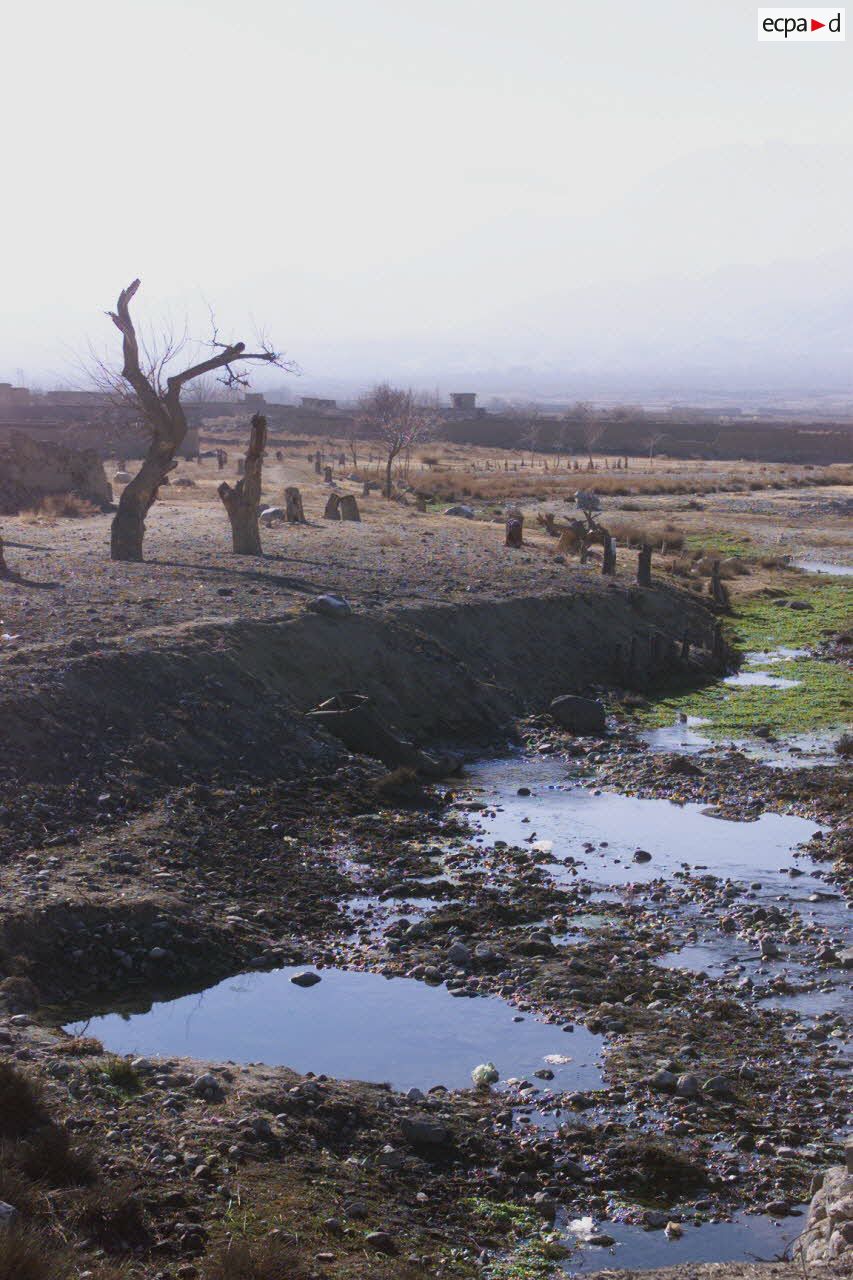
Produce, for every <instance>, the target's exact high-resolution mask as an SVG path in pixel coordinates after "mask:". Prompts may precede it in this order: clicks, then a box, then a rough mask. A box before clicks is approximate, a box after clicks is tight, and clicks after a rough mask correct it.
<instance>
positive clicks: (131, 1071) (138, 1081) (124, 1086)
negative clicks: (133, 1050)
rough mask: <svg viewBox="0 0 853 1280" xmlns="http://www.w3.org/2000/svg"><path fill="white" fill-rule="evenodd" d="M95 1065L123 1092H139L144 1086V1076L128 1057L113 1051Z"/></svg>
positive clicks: (115, 1087) (114, 1086)
mask: <svg viewBox="0 0 853 1280" xmlns="http://www.w3.org/2000/svg"><path fill="white" fill-rule="evenodd" d="M95 1067H96V1068H97V1070H99V1071H100V1072H101V1074H102V1075H105V1076H106V1077H107V1079H108V1080H109V1082H110V1084H111V1085H112V1086H113V1088H114V1089H119V1090H121V1092H122V1093H139V1091H140V1089H141V1088H142V1077H141V1076H140V1074H139V1072H138V1071H137V1070H136V1068H135V1067H134V1065H133V1063H132V1062H131V1061H130V1060H129V1059H128V1058H120V1057H118V1055H117V1054H112V1053H111V1054H110V1055H109V1056H108V1057H106V1058H104V1060H103V1061H102V1062H99V1063H96V1064H95Z"/></svg>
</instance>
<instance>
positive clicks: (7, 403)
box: [0, 382, 30, 409]
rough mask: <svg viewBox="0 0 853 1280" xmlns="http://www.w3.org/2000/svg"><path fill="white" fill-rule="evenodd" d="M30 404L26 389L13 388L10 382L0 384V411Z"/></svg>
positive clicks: (28, 391)
mask: <svg viewBox="0 0 853 1280" xmlns="http://www.w3.org/2000/svg"><path fill="white" fill-rule="evenodd" d="M29 403H30V390H29V388H28V387H13V386H12V384H11V382H0V409H10V408H14V407H16V406H17V405H22V404H29Z"/></svg>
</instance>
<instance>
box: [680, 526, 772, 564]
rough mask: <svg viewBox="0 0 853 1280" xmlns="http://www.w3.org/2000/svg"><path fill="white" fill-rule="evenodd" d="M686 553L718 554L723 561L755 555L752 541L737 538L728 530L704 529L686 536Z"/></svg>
mask: <svg viewBox="0 0 853 1280" xmlns="http://www.w3.org/2000/svg"><path fill="white" fill-rule="evenodd" d="M684 549H685V550H686V551H704V552H705V553H706V554H707V555H710V554H711V553H712V552H716V553H717V554H718V555H719V556H720V558H721V559H723V560H725V559H727V558H728V557H729V556H749V555H754V554H755V547H754V546H753V545H752V541H751V540H750V539H749V538H745V537H740V538H738V537H735V535H734V534H732V533H730V532H729V531H728V530H727V529H704V530H702V531H701V532H697V533H687V534H685V536H684Z"/></svg>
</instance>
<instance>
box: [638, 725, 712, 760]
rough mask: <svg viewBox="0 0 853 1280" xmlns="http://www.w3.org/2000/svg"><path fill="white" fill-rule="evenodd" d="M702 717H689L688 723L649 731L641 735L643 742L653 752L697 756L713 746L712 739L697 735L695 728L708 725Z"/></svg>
mask: <svg viewBox="0 0 853 1280" xmlns="http://www.w3.org/2000/svg"><path fill="white" fill-rule="evenodd" d="M707 723H708V721H707V720H703V719H702V717H701V716H688V717H687V721H686V722H685V721H678V722H677V723H676V724H669V725H666V726H665V727H664V728H662V729H649V730H648V731H647V732H646V733H643V734H641V735H640V736H641V738H642V740H643V742H645V743H647V744H648V746H649V748H650V749H651V750H652V751H676V752H678V753H679V754H680V755H695V754H696V752H697V751H705V750H706V749H707V748H708V747H709V746H711V739H710V738H705V737H703V736H702V734H701V733H697V732H696V729H695V728H694V726H698V725H702V724H707Z"/></svg>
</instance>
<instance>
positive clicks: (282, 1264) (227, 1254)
mask: <svg viewBox="0 0 853 1280" xmlns="http://www.w3.org/2000/svg"><path fill="white" fill-rule="evenodd" d="M312 1275H313V1268H310V1267H308V1266H307V1264H305V1263H303V1262H302V1261H301V1260H300V1258H299V1257H298V1255H297V1254H296V1253H294V1251H293V1250H292V1249H291V1248H289V1247H288V1246H287V1245H285V1244H283V1243H282V1242H281V1241H279V1240H275V1239H270V1240H263V1241H261V1242H259V1243H257V1244H248V1243H247V1242H246V1241H245V1240H232V1241H231V1242H230V1243H229V1244H227V1245H224V1246H223V1247H222V1248H221V1249H220V1250H219V1252H218V1253H215V1254H213V1255H212V1256H211V1257H210V1258H208V1259H207V1261H206V1262H205V1264H204V1268H203V1271H202V1276H203V1280H309V1277H310V1276H312Z"/></svg>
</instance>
